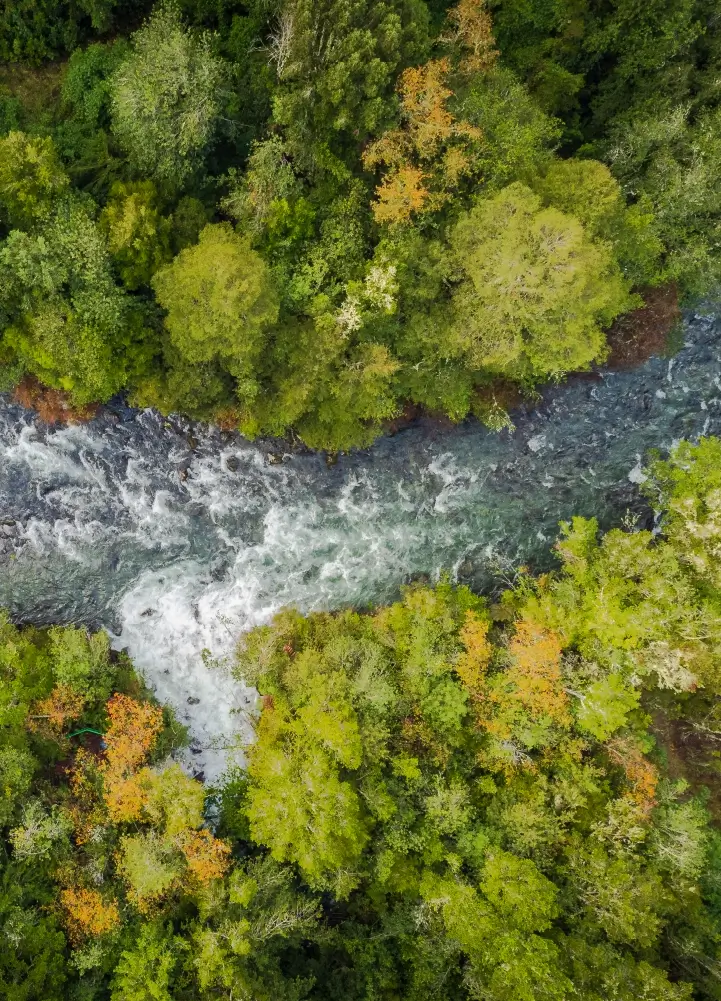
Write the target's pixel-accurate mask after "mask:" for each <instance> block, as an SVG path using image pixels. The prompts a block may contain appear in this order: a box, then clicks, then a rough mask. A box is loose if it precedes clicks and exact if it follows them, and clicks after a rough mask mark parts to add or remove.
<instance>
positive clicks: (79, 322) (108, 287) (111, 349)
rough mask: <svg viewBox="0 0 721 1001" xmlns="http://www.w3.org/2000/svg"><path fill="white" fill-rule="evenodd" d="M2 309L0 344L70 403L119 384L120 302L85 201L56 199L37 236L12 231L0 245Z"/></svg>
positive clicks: (122, 374) (123, 366)
mask: <svg viewBox="0 0 721 1001" xmlns="http://www.w3.org/2000/svg"><path fill="white" fill-rule="evenodd" d="M3 307H4V309H5V310H6V311H7V313H8V314H9V317H10V318H11V320H12V325H11V326H10V327H8V328H7V329H6V331H5V335H4V337H5V344H6V345H7V346H8V347H10V348H12V349H13V351H14V352H15V353H16V355H17V356H18V357H19V358H20V360H21V361H22V362H23V363H24V365H25V366H26V368H27V369H28V370H29V371H30V372H32V373H33V374H34V375H37V376H38V378H40V379H42V380H43V381H44V382H45V383H47V384H48V385H50V386H54V387H56V388H59V389H65V390H68V391H69V392H70V394H71V396H72V398H73V400H74V401H75V402H76V403H78V404H84V403H88V402H90V401H92V400H107V399H108V398H109V397H110V396H112V395H113V393H115V392H117V390H118V389H120V387H121V386H122V385H123V384H124V382H125V379H126V372H127V362H126V358H125V357H124V356H125V344H124V341H125V338H126V337H128V334H129V331H128V329H127V328H126V327H125V322H126V315H127V313H126V310H127V306H126V301H125V299H124V296H123V293H122V291H121V289H119V288H118V286H117V285H116V284H115V282H114V281H113V277H112V273H111V268H110V259H109V256H108V251H107V247H106V245H105V241H104V240H103V237H102V235H101V233H100V231H99V230H98V227H97V225H96V224H95V221H94V220H93V217H92V214H91V211H90V209H89V207H88V205H87V204H86V203H85V202H84V201H80V200H76V199H72V200H67V201H63V202H62V203H61V204H60V205H59V206H58V208H57V211H56V212H55V214H54V215H53V217H52V218H51V219H50V220H49V221H48V222H47V223H46V224H45V225H44V226H43V227H42V229H40V230H39V231H38V232H37V233H34V234H32V235H31V234H28V233H22V232H20V231H14V232H12V233H11V234H10V236H9V237H8V239H7V240H6V241H5V244H4V245H2V246H0V309H2V308H3Z"/></svg>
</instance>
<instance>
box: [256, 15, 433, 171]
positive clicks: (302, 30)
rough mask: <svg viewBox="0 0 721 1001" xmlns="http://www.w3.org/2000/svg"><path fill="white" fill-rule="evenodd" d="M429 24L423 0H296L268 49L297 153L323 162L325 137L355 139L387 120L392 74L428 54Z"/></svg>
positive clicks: (277, 110)
mask: <svg viewBox="0 0 721 1001" xmlns="http://www.w3.org/2000/svg"><path fill="white" fill-rule="evenodd" d="M330 26H332V30H329V28H330ZM427 32H428V12H427V9H426V6H425V4H423V3H420V2H418V0H392V2H391V3H381V2H379V0H322V2H321V3H318V0H291V2H290V3H288V4H287V5H286V6H285V8H284V9H283V11H282V13H281V15H280V17H279V19H278V24H277V27H276V29H275V31H274V32H273V34H272V35H271V40H270V41H271V52H270V54H271V60H272V62H273V64H274V66H275V69H276V74H277V77H278V81H279V86H278V88H277V89H276V92H275V94H274V97H273V118H274V120H275V121H276V122H278V123H279V124H282V125H284V126H285V127H286V129H287V130H288V133H289V137H290V139H291V143H292V147H293V152H294V154H295V155H296V156H297V157H298V158H299V159H301V160H302V161H305V162H306V163H310V165H313V161H314V160H315V161H316V168H317V167H321V168H322V165H323V159H324V158H323V144H325V143H331V144H332V145H333V146H335V145H337V139H336V137H338V138H340V139H343V138H345V139H346V141H347V140H348V139H351V141H352V140H353V139H355V143H354V145H355V144H357V143H358V142H362V141H363V139H364V138H365V137H366V136H367V135H368V134H370V133H373V132H375V131H377V130H378V129H379V128H380V127H382V126H383V124H384V123H385V121H386V120H387V119H388V118H389V117H390V115H391V114H392V110H393V97H392V95H393V81H394V78H395V76H396V74H397V72H398V71H399V70H400V69H402V68H403V67H404V66H407V65H409V64H410V63H412V62H414V61H415V60H417V59H418V58H420V57H422V56H423V54H424V51H425V47H426V44H427ZM308 140H310V148H308V147H309V143H308ZM304 146H305V148H304ZM325 159H326V160H328V158H327V156H326V157H325ZM330 162H332V161H330Z"/></svg>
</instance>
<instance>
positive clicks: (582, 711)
mask: <svg viewBox="0 0 721 1001" xmlns="http://www.w3.org/2000/svg"><path fill="white" fill-rule="evenodd" d="M579 698H580V706H579V708H578V710H577V712H576V719H577V720H578V725H579V727H580V728H581V729H582V730H587V731H588V733H591V734H593V736H594V737H595V738H596V739H597V740H607V739H608V738H609V737H610V736H611V734H613V733H615V732H616V730H620V729H621V727H622V726H623V725H624V724H625V722H626V719H627V717H628V714H629V712H630V711H631V710H632V709H635V708H636V706H637V705H638V701H639V694H638V692H637V691H634V689H632V688H629V687H628V685H626V684H625V683H624V681H623V679H622V678H621V677H620V675H618V674H609V675H608V677H606V678H603V679H601V680H600V681H594V682H593V684H591V685H589V686H588V688H587V689H586V691H585V692H584V693H583V695H580V696H579Z"/></svg>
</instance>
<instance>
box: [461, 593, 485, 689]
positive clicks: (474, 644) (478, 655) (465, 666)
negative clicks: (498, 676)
mask: <svg viewBox="0 0 721 1001" xmlns="http://www.w3.org/2000/svg"><path fill="white" fill-rule="evenodd" d="M459 636H460V640H461V642H462V644H463V647H464V650H463V653H462V654H461V655H460V657H459V658H458V661H457V662H456V674H457V675H458V676H459V678H460V679H461V681H462V682H463V686H464V687H465V688H466V689H467V691H468V692H469V693H470V695H471V696H472V697H474V698H480V697H481V695H482V692H483V688H484V685H485V681H486V672H487V670H488V665H489V663H490V661H491V656H492V655H493V647H492V646H491V643H490V642H489V640H488V622H487V621H486V620H485V619H482V618H480V616H478V615H477V614H476V613H475V612H471V611H468V612H466V621H465V623H464V625H463V627H462V628H461V631H460V634H459Z"/></svg>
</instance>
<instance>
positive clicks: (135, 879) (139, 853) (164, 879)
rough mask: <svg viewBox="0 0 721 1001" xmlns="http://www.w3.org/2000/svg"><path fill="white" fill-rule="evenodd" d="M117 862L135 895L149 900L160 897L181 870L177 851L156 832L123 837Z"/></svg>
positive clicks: (137, 897)
mask: <svg viewBox="0 0 721 1001" xmlns="http://www.w3.org/2000/svg"><path fill="white" fill-rule="evenodd" d="M119 864H120V872H121V873H122V876H123V878H124V879H125V881H126V882H127V883H128V885H129V886H130V889H131V892H132V893H133V894H134V896H135V898H136V899H137V900H147V901H149V902H152V901H153V899H154V898H159V897H162V896H163V895H164V894H165V893H166V892H167V891H168V890H169V889H170V887H171V886H172V885H173V883H174V882H175V881H176V879H178V877H179V876H180V875H181V873H182V871H183V870H182V864H181V860H180V858H179V856H178V854H177V853H176V852H174V851H173V850H172V848H171V846H170V845H169V844H168V843H167V842H166V841H165V840H164V839H162V838H160V837H159V836H158V835H157V833H156V832H155V831H145V832H143V833H142V834H132V835H130V834H129V835H126V836H125V837H123V838H122V839H121V842H120V860H119Z"/></svg>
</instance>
